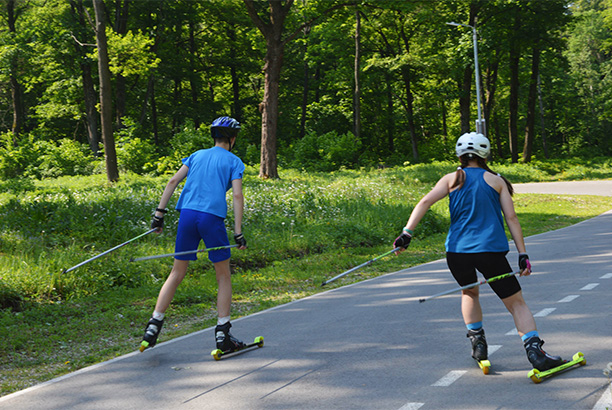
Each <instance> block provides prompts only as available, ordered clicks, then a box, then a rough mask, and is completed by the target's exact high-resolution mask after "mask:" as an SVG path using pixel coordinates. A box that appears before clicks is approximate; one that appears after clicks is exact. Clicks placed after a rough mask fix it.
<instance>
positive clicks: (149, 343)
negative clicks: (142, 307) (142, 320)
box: [138, 318, 164, 352]
mask: <svg viewBox="0 0 612 410" xmlns="http://www.w3.org/2000/svg"><path fill="white" fill-rule="evenodd" d="M163 324H164V321H163V320H157V319H153V318H151V319H149V323H147V326H146V327H145V333H144V336H143V337H142V342H141V343H140V348H139V349H138V350H140V351H141V352H144V351H145V349H147V348H149V347H153V346H155V345H156V344H157V337H158V336H159V333H160V332H161V329H162V326H163Z"/></svg>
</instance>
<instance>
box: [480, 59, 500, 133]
mask: <svg viewBox="0 0 612 410" xmlns="http://www.w3.org/2000/svg"><path fill="white" fill-rule="evenodd" d="M498 72H499V50H495V56H494V58H493V61H492V62H491V64H489V66H488V67H487V71H486V76H485V96H484V100H485V103H484V109H483V116H484V120H485V125H487V126H488V124H489V120H490V119H491V112H492V110H493V106H494V105H495V91H496V90H497V74H498ZM487 134H488V133H487ZM487 137H488V135H487Z"/></svg>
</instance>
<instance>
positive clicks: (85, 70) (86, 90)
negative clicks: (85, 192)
mask: <svg viewBox="0 0 612 410" xmlns="http://www.w3.org/2000/svg"><path fill="white" fill-rule="evenodd" d="M81 78H82V81H83V95H84V101H85V113H86V117H87V121H86V122H87V141H88V142H89V148H90V149H91V151H92V152H93V154H94V156H96V157H97V156H98V154H99V153H98V149H99V147H98V145H99V143H100V138H99V135H98V110H97V109H96V103H97V99H96V90H95V88H94V82H93V78H92V77H91V66H90V65H89V63H88V62H86V61H83V62H82V63H81Z"/></svg>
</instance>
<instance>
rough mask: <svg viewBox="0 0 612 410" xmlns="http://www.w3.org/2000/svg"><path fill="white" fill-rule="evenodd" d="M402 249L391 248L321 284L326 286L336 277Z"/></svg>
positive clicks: (338, 277)
mask: <svg viewBox="0 0 612 410" xmlns="http://www.w3.org/2000/svg"><path fill="white" fill-rule="evenodd" d="M400 249H402V248H401V247H400V246H398V247H397V248H395V249H392V250H390V251H389V252H385V253H383V254H382V255H380V256H377V257H375V258H374V259H370V260H369V261H367V262H364V263H362V264H361V265H359V266H355V267H354V268H351V269H349V270H347V271H346V272H343V273H341V274H339V275H338V276H334V277H333V278H331V279H328V280H326V281H325V282H323V283H322V284H321V286H325V285H327V284H328V283H331V282H333V281H335V280H336V279H340V278H341V277H343V276H346V275H348V274H349V273H351V272H355V271H356V270H357V269H359V268H363V267H364V266H367V265H369V264H371V263H372V262H374V261H376V260H378V259H380V258H384V257H385V256H387V255H390V254H392V253H394V252H397V251H399V250H400Z"/></svg>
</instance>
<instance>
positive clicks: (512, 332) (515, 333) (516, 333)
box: [506, 327, 518, 336]
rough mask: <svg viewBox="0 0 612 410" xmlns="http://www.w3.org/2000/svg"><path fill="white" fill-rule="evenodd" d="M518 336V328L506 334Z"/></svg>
mask: <svg viewBox="0 0 612 410" xmlns="http://www.w3.org/2000/svg"><path fill="white" fill-rule="evenodd" d="M516 335H518V330H516V327H515V328H514V329H512V330H511V331H509V332H507V333H506V336H516Z"/></svg>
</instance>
